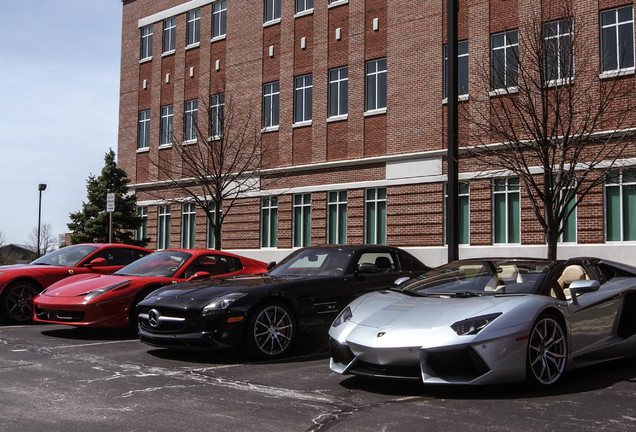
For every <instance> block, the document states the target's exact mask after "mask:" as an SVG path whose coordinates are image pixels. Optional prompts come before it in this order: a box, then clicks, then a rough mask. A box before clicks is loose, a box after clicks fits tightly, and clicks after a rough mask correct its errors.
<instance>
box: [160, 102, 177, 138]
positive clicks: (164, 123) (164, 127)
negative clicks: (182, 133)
mask: <svg viewBox="0 0 636 432" xmlns="http://www.w3.org/2000/svg"><path fill="white" fill-rule="evenodd" d="M173 126H174V106H173V105H172V104H170V105H164V106H162V107H161V122H160V123H159V146H160V147H162V146H170V145H172V136H173V133H174V130H173Z"/></svg>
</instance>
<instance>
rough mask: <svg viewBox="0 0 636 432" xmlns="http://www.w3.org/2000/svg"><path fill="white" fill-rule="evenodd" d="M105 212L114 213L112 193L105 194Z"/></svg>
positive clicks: (113, 196)
mask: <svg viewBox="0 0 636 432" xmlns="http://www.w3.org/2000/svg"><path fill="white" fill-rule="evenodd" d="M106 211H107V212H114V211H115V194H114V193H107V194H106Z"/></svg>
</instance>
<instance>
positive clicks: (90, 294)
mask: <svg viewBox="0 0 636 432" xmlns="http://www.w3.org/2000/svg"><path fill="white" fill-rule="evenodd" d="M130 282H131V281H129V280H127V281H123V282H119V283H116V284H113V285H109V286H107V287H104V288H100V289H96V290H93V291H88V292H85V293H82V294H79V295H78V296H77V297H84V301H90V300H93V299H94V298H95V297H97V296H100V295H102V294H104V293H105V292H108V291H112V290H114V289H118V288H123V287H124V286H126V285H128V284H129V283H130Z"/></svg>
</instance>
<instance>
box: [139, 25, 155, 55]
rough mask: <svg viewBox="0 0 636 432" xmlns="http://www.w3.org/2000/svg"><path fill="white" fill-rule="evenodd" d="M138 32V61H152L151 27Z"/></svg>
mask: <svg viewBox="0 0 636 432" xmlns="http://www.w3.org/2000/svg"><path fill="white" fill-rule="evenodd" d="M140 32H141V35H140V37H141V40H140V47H139V59H140V61H147V60H150V59H152V39H153V25H152V24H149V25H147V26H143V27H142V28H141V30H140Z"/></svg>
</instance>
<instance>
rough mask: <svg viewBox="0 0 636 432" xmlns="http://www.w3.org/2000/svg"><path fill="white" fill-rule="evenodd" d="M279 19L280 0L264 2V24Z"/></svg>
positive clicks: (266, 0)
mask: <svg viewBox="0 0 636 432" xmlns="http://www.w3.org/2000/svg"><path fill="white" fill-rule="evenodd" d="M278 19H280V0H265V11H264V17H263V20H264V22H266V23H267V22H270V21H275V20H278Z"/></svg>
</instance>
